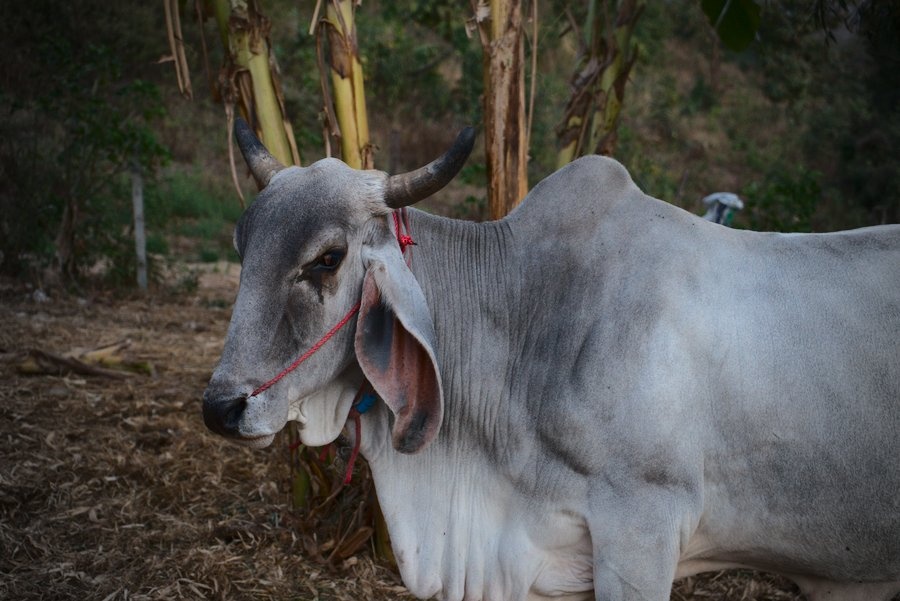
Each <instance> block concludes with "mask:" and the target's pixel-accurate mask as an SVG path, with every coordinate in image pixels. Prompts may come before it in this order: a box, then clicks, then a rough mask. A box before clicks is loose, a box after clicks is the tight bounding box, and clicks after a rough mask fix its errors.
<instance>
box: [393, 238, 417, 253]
mask: <svg viewBox="0 0 900 601" xmlns="http://www.w3.org/2000/svg"><path fill="white" fill-rule="evenodd" d="M397 244H399V245H400V252H401V253H404V252H406V247H407V246H415V245H416V242H415V240H413V239H412V236H407V235H406V234H400V235H398V236H397Z"/></svg>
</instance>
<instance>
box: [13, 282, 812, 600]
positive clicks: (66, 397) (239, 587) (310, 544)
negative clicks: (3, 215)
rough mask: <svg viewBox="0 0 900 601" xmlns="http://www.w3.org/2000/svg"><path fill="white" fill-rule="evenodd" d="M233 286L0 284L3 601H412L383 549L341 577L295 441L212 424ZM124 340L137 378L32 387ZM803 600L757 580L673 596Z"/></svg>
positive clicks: (734, 575) (744, 576)
mask: <svg viewBox="0 0 900 601" xmlns="http://www.w3.org/2000/svg"><path fill="white" fill-rule="evenodd" d="M236 289H237V268H236V266H231V267H228V266H225V265H219V266H218V267H217V268H216V269H215V270H214V271H212V272H208V273H205V274H202V275H201V276H200V277H199V280H198V286H197V287H196V289H195V290H192V291H190V292H189V293H187V292H183V293H182V294H180V295H175V294H173V293H172V292H152V293H150V294H149V295H148V296H146V297H140V296H137V295H135V296H131V297H128V298H115V297H113V296H107V295H103V294H97V295H93V296H92V297H90V298H88V299H83V298H78V297H76V296H51V297H50V298H44V297H42V296H41V294H37V293H35V291H33V290H29V289H27V288H25V287H23V286H22V285H20V284H18V283H13V282H9V281H6V282H0V599H9V600H35V599H48V600H51V599H79V600H81V599H96V600H101V601H113V600H123V601H124V600H126V599H132V600H135V601H136V600H151V599H152V600H156V599H223V600H224V599H238V600H242V599H282V600H287V599H291V600H295V599H299V600H310V601H313V600H322V601H330V600H350V599H365V600H369V599H371V600H375V601H382V600H388V599H392V600H398V601H405V600H410V599H412V597H410V596H409V595H408V594H406V589H404V588H403V586H402V584H401V582H400V579H399V577H398V576H397V575H395V574H394V573H393V572H392V571H391V569H390V568H389V567H386V566H385V565H381V564H379V563H378V562H376V561H374V560H373V559H372V550H371V548H370V545H369V546H363V547H362V549H361V550H360V551H359V552H358V553H357V554H356V555H354V556H352V557H350V558H348V559H344V560H339V561H336V562H330V563H329V562H328V561H327V559H325V558H324V554H323V553H320V552H319V551H318V549H323V548H328V546H329V545H332V546H333V545H334V541H329V540H327V538H328V536H329V535H328V533H327V532H317V531H315V530H311V529H310V526H309V524H308V523H305V522H304V519H305V516H304V514H303V513H302V512H299V511H296V510H293V509H292V508H291V505H290V501H289V494H288V490H289V486H288V482H289V470H288V467H287V461H286V456H287V451H286V449H287V441H286V440H284V439H282V438H279V439H276V441H275V444H273V445H272V446H271V447H270V448H268V449H265V450H261V451H253V450H249V449H244V448H240V447H237V446H234V445H231V444H229V443H226V442H224V441H223V440H221V439H220V438H218V437H216V436H214V435H212V434H210V433H209V432H208V431H207V430H206V428H205V427H204V425H203V421H202V418H201V415H200V398H201V394H202V391H203V389H204V387H205V385H206V382H207V380H208V378H209V376H210V374H211V372H212V369H213V367H214V365H215V363H216V360H217V359H218V356H219V352H220V351H221V348H222V342H223V339H224V335H225V330H226V327H227V323H228V318H229V316H230V304H231V301H232V300H233V298H234V294H235V291H236ZM121 341H127V342H128V344H127V348H125V349H124V350H122V351H121V353H122V354H124V355H126V356H127V359H128V360H130V361H133V362H135V363H136V364H137V365H139V366H140V371H141V373H136V374H132V375H129V376H127V377H124V378H119V379H113V378H110V377H105V376H96V375H83V374H75V373H68V374H64V375H59V374H55V375H54V374H50V373H37V374H26V373H22V366H23V364H24V363H27V360H28V351H29V350H30V349H37V350H40V351H43V352H46V353H53V354H56V355H62V354H65V353H73V352H75V353H76V354H77V352H78V351H79V350H90V349H96V348H99V347H103V346H104V345H107V344H112V343H115V342H121ZM32 371H41V370H33V369H32ZM44 371H47V370H44ZM148 371H149V373H146V372H148ZM799 598H800V597H799V596H798V595H797V593H796V588H795V587H793V586H792V585H791V584H790V583H789V582H787V581H785V580H781V579H778V578H774V577H770V576H767V575H762V574H755V573H750V572H725V573H716V574H709V575H703V576H702V577H696V578H689V579H685V580H683V581H680V582H679V583H677V584H676V587H675V589H674V590H673V594H672V599H675V600H687V599H704V600H707V599H711V600H723V601H725V600H735V601H737V600H742V601H743V600H772V601H774V600H778V601H782V600H794V599H799Z"/></svg>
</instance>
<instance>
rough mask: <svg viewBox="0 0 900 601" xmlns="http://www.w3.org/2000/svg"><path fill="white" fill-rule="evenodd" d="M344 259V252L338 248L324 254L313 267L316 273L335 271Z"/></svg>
mask: <svg viewBox="0 0 900 601" xmlns="http://www.w3.org/2000/svg"><path fill="white" fill-rule="evenodd" d="M343 258H344V251H342V250H339V249H337V248H332V249H331V250H329V251H327V252H325V253H323V254H322V255H321V256H320V257H319V258H318V259H316V261H315V263H313V265H312V269H313V270H314V271H334V270H335V269H337V268H338V265H340V264H341V260H342V259H343Z"/></svg>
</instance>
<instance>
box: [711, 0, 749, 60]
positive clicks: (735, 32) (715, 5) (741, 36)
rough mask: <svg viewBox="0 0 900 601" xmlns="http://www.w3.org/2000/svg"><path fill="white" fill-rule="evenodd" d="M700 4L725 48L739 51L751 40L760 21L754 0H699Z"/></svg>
mask: <svg viewBox="0 0 900 601" xmlns="http://www.w3.org/2000/svg"><path fill="white" fill-rule="evenodd" d="M700 5H701V6H702V7H703V12H704V13H705V14H706V17H707V18H708V19H709V23H710V24H711V25H712V26H713V27H714V28H715V30H716V33H718V34H719V38H720V39H721V40H722V43H723V44H725V46H726V47H727V48H729V49H730V50H734V51H735V52H740V51H741V50H743V49H745V48H746V47H747V46H749V45H750V42H752V41H753V38H754V37H755V36H756V30H757V29H759V22H760V7H759V5H758V4H757V3H756V2H754V0H700Z"/></svg>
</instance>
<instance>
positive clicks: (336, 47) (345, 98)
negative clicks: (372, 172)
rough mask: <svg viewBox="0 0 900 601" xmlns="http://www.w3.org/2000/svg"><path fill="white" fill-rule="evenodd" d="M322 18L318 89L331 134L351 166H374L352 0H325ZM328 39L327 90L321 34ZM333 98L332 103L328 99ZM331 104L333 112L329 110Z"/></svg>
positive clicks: (359, 167) (318, 43)
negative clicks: (328, 73)
mask: <svg viewBox="0 0 900 601" xmlns="http://www.w3.org/2000/svg"><path fill="white" fill-rule="evenodd" d="M326 2H327V5H326V9H325V18H324V19H322V21H321V22H320V23H319V25H320V26H321V29H318V33H317V38H316V46H317V50H318V54H319V59H320V61H319V68H320V77H322V78H323V79H322V92H323V95H324V96H325V105H326V115H327V116H328V118H329V120H331V121H332V123H331V133H332V134H333V135H336V136H337V137H338V138H339V139H340V141H341V158H342V159H343V160H344V162H345V163H347V164H348V165H350V166H351V167H353V168H354V169H372V168H374V154H373V146H372V144H371V143H370V142H369V120H368V116H367V114H366V92H365V87H364V84H363V70H362V63H361V62H360V60H359V47H358V46H357V43H356V22H355V14H354V13H355V9H354V2H353V0H330V1H328V0H326ZM323 34H324V35H326V36H327V38H328V54H329V55H328V71H329V72H330V74H331V93H330V94H329V90H328V85H327V83H326V81H325V66H324V62H323V60H322V41H323V40H322V35H323ZM332 101H333V102H332ZM332 107H333V108H334V112H332Z"/></svg>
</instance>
